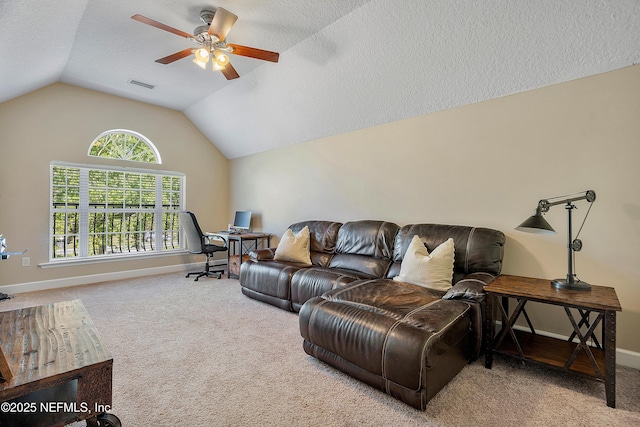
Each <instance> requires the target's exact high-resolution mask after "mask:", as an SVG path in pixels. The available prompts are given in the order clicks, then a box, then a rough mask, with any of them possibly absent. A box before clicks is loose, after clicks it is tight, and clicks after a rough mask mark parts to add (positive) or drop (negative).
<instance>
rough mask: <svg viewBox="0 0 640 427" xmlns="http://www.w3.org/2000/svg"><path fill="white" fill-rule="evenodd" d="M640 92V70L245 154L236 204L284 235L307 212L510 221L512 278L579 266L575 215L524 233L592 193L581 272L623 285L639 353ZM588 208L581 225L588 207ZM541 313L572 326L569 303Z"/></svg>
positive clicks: (626, 343) (627, 325) (543, 319)
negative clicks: (549, 228)
mask: <svg viewBox="0 0 640 427" xmlns="http://www.w3.org/2000/svg"><path fill="white" fill-rule="evenodd" d="M638 93H640V65H638V66H634V67H629V68H624V69H620V70H617V71H614V72H609V73H605V74H601V75H596V76H592V77H588V78H584V79H579V80H575V81H571V82H568V83H563V84H558V85H554V86H550V87H545V88H542V89H538V90H533V91H529V92H525V93H520V94H515V95H512V96H507V97H503V98H498V99H494V100H490V101H486V102H481V103H478V104H474V105H468V106H465V107H461V108H456V109H452V110H447V111H442V112H438V113H434V114H428V115H424V116H420V117H415V118H411V119H407V120H402V121H398V122H393V123H389V124H385V125H381V126H376V127H372V128H368V129H362V130H359V131H355V132H350V133H347V134H341V135H336V136H333V137H328V138H323V139H320V140H316V141H310V142H306V143H301V144H298V145H295V146H292V147H288V148H284V149H279V150H274V151H270V152H266V153H262V154H256V155H252V156H248V157H245V158H240V159H235V160H232V161H231V188H232V189H233V191H232V195H231V207H232V209H251V210H253V211H254V212H255V213H256V214H258V215H259V221H258V224H257V225H258V226H259V227H261V228H262V229H263V230H265V231H269V232H272V233H275V234H278V235H279V234H281V233H282V232H284V230H285V229H286V227H287V225H289V224H290V223H292V222H295V221H299V220H304V219H330V220H337V221H349V220H355V219H365V218H369V219H384V220H388V221H395V222H396V223H398V224H400V225H403V224H407V223H417V222H434V223H449V224H465V225H475V226H485V227H492V228H497V229H500V230H502V231H504V232H505V234H506V235H507V245H506V253H505V264H504V269H503V272H504V273H509V274H517V275H524V276H533V277H542V278H556V277H563V276H564V275H566V272H567V267H566V256H567V255H566V233H567V230H566V212H565V209H564V208H563V207H562V206H559V207H555V208H552V210H551V211H550V212H549V213H548V214H547V216H546V218H547V220H548V221H549V222H550V223H551V224H552V225H553V226H554V228H555V229H556V230H557V231H558V234H557V235H553V236H545V235H542V236H541V235H532V234H527V233H520V232H518V231H515V230H514V227H515V226H517V225H518V224H519V223H520V222H522V221H523V220H524V219H525V218H526V217H527V216H528V215H530V214H531V213H532V211H533V210H534V208H535V207H536V205H537V202H538V200H539V199H542V198H550V197H553V196H560V195H564V194H568V193H574V192H579V191H583V190H588V189H593V190H595V191H596V193H597V200H596V202H595V203H594V204H593V208H592V210H591V213H590V214H589V218H588V220H587V222H586V225H585V226H584V229H583V230H582V233H581V235H580V237H581V239H582V240H583V242H584V249H583V250H582V251H581V252H579V253H578V254H577V261H576V262H577V264H576V272H577V274H578V276H579V277H580V278H581V279H582V280H585V281H587V282H590V283H592V284H599V285H606V286H612V287H615V289H616V292H617V294H618V298H619V299H620V302H621V303H622V313H620V314H619V315H618V347H619V348H622V349H626V350H630V351H634V352H640V335H639V334H638V333H637V328H638V325H640V263H639V262H638V254H640V168H639V167H638V162H639V160H640V98H639V97H638ZM336 102H340V100H336ZM380 102H384V99H381V100H380ZM291 120H295V118H294V117H293V118H291ZM576 205H577V206H578V209H577V211H576V212H575V214H574V223H575V224H577V225H576V226H575V228H574V232H575V231H577V229H578V228H579V224H580V223H581V221H582V218H583V217H584V214H585V213H586V211H587V208H588V203H586V202H584V201H583V202H577V203H576ZM276 240H277V239H276ZM530 314H531V317H532V320H533V322H534V324H536V325H537V326H538V327H539V329H541V330H545V331H549V332H554V333H558V334H563V335H568V334H569V332H570V331H571V327H570V325H569V323H568V320H567V319H566V316H565V315H564V312H562V311H561V310H559V309H558V308H557V307H550V306H546V305H533V306H532V307H531V309H530Z"/></svg>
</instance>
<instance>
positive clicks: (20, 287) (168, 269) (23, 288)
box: [0, 260, 227, 295]
mask: <svg viewBox="0 0 640 427" xmlns="http://www.w3.org/2000/svg"><path fill="white" fill-rule="evenodd" d="M226 264H227V262H226V260H216V261H214V262H213V265H226ZM199 268H202V263H201V262H199V263H191V264H176V265H167V266H162V267H153V268H142V269H139V270H126V271H115V272H112V273H101V274H91V275H88V276H75V277H65V278H62V279H52V280H42V281H38V282H26V283H17V284H14V285H4V286H0V292H4V293H6V294H10V295H11V294H19V293H22V292H34V291H44V290H47V289H57V288H66V287H69V286H78V285H89V284H92V283H100V282H108V281H110V280H122V279H132V278H134V277H143V276H153V275H156V274H166V273H174V272H178V271H185V272H186V271H192V270H193V271H197V270H198V269H199Z"/></svg>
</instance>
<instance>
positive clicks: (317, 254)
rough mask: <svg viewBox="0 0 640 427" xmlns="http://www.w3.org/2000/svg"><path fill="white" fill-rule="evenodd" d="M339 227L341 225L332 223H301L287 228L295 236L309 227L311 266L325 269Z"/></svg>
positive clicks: (331, 253) (334, 245)
mask: <svg viewBox="0 0 640 427" xmlns="http://www.w3.org/2000/svg"><path fill="white" fill-rule="evenodd" d="M341 226H342V223H340V222H333V221H301V222H296V223H295V224H291V225H290V226H289V228H290V229H291V231H293V233H294V234H296V233H298V232H300V230H302V229H303V228H304V227H309V248H310V256H311V264H312V265H317V266H321V267H326V266H328V265H329V261H330V260H331V257H332V256H333V254H334V252H335V249H336V241H337V240H338V230H340V227H341Z"/></svg>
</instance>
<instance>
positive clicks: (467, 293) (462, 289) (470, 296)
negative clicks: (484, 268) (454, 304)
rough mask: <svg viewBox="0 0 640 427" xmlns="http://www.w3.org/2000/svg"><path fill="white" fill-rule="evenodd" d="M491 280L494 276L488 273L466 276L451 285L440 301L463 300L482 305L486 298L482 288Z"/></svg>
mask: <svg viewBox="0 0 640 427" xmlns="http://www.w3.org/2000/svg"><path fill="white" fill-rule="evenodd" d="M493 279H495V276H494V275H492V274H489V273H472V274H468V275H466V276H465V277H464V278H463V279H462V280H460V281H458V283H456V284H455V285H453V286H452V287H451V289H449V290H448V291H447V293H446V294H444V296H443V297H442V299H463V300H471V301H476V302H479V303H483V302H484V301H485V300H486V298H487V294H486V293H485V292H484V287H485V286H486V285H488V284H489V283H491V282H492V281H493Z"/></svg>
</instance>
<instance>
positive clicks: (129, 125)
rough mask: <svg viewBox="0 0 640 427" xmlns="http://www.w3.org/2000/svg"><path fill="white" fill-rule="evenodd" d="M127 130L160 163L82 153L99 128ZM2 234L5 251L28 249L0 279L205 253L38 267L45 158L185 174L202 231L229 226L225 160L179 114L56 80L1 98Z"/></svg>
mask: <svg viewBox="0 0 640 427" xmlns="http://www.w3.org/2000/svg"><path fill="white" fill-rule="evenodd" d="M110 129H130V130H134V131H137V132H139V133H142V134H143V135H145V136H146V137H147V138H149V139H150V140H151V141H152V142H153V143H154V145H155V146H156V147H157V148H158V151H159V152H160V154H161V156H162V160H163V164H162V165H143V164H140V163H133V162H124V161H115V160H114V161H105V160H96V159H94V158H90V157H87V151H88V148H89V145H90V143H91V142H92V141H93V140H94V139H95V138H96V137H97V136H98V135H99V134H100V133H102V132H103V131H106V130H110ZM0 147H1V149H0V233H2V234H4V236H5V238H6V239H7V243H8V250H10V251H18V250H22V249H24V248H29V252H28V254H26V255H25V256H29V257H30V258H31V266H30V267H21V259H20V258H21V257H11V258H10V259H9V260H5V261H1V262H0V285H7V284H21V283H29V282H37V281H44V280H52V279H58V278H65V277H75V276H85V275H95V274H100V273H110V272H117V271H125V270H136V269H146V268H154V267H158V266H166V265H173V264H182V263H185V262H197V261H198V260H199V261H202V259H201V258H202V257H199V258H196V257H194V256H186V255H182V256H171V257H158V258H151V259H137V260H135V261H127V262H110V263H103V264H91V265H85V266H79V267H78V266H77V267H58V268H53V269H42V268H40V267H38V264H39V263H44V262H47V261H48V239H49V237H48V236H49V229H48V227H49V163H50V162H51V161H52V160H59V161H66V162H74V163H83V164H95V163H101V164H104V163H108V164H116V165H120V166H127V167H144V168H148V169H162V170H169V171H175V172H183V173H185V174H186V176H187V178H186V182H187V197H186V199H187V208H188V209H189V210H192V211H193V212H195V213H196V215H197V216H198V220H199V222H200V223H201V225H202V228H203V229H206V230H216V229H219V228H220V227H223V228H224V227H226V224H227V222H228V217H229V162H228V160H227V159H225V158H224V157H223V156H222V155H221V154H220V152H219V151H218V150H217V149H216V148H215V147H214V146H213V145H212V144H211V143H210V142H209V141H208V140H207V139H206V138H205V137H204V136H203V135H202V134H201V133H200V132H199V131H198V129H197V128H196V127H195V126H194V125H193V124H192V123H191V122H190V121H189V120H188V119H187V118H186V117H185V116H184V114H182V113H180V112H177V111H173V110H168V109H165V108H160V107H154V106H151V105H148V104H144V103H140V102H134V101H129V100H126V99H124V98H119V97H116V96H110V95H105V94H102V93H98V92H94V91H91V90H86V89H81V88H78V87H74V86H69V85H65V84H61V83H57V84H53V85H51V86H47V87H45V88H43V89H40V90H37V91H35V92H32V93H29V94H27V95H24V96H21V97H19V98H16V99H13V100H11V101H7V102H5V103H2V104H0Z"/></svg>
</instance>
